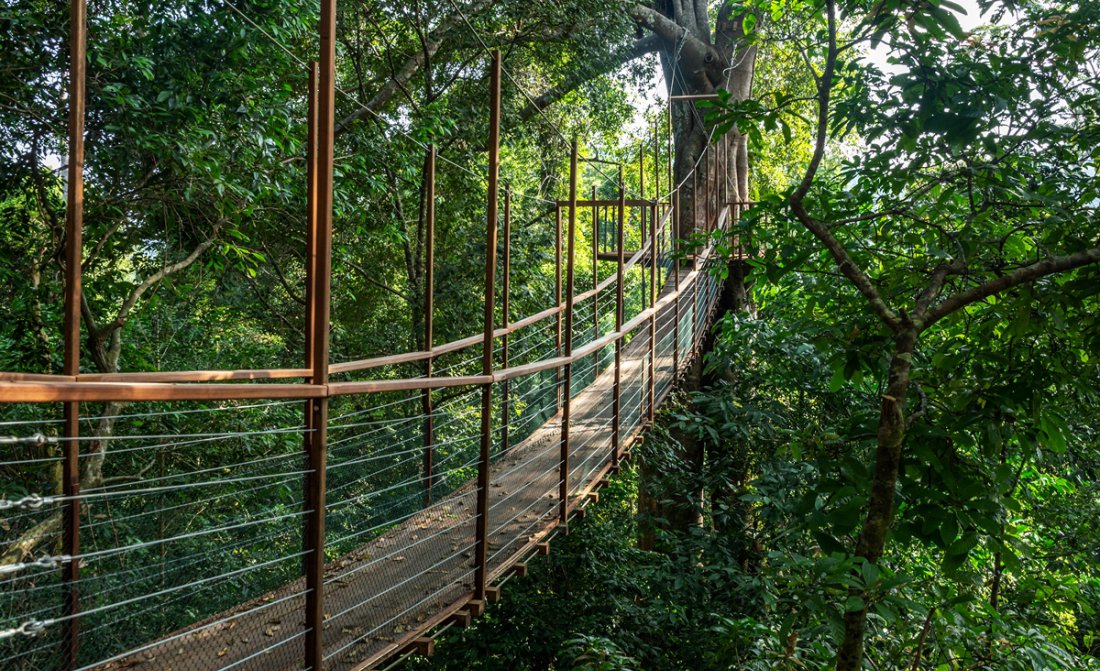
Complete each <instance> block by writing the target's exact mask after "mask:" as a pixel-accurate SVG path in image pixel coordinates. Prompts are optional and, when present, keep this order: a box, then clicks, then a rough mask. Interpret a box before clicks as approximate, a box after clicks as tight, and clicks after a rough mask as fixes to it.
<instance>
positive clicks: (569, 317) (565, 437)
mask: <svg viewBox="0 0 1100 671" xmlns="http://www.w3.org/2000/svg"><path fill="white" fill-rule="evenodd" d="M577 151H578V150H577V141H576V140H573V148H572V152H571V154H570V159H569V232H568V236H567V241H566V250H567V251H566V260H565V277H566V279H565V352H564V356H565V357H566V362H565V366H564V368H565V381H564V385H565V398H564V400H563V401H562V407H561V478H560V481H559V483H558V499H559V501H560V506H561V507H560V510H559V511H558V516H559V520H560V521H561V523H562V525H563V526H564V527H565V532H566V533H569V415H570V411H571V409H572V399H571V398H570V397H571V396H572V394H571V393H570V391H571V389H570V387H571V386H572V384H573V362H572V361H570V360H569V359H571V358H572V356H573V289H574V287H573V278H574V263H573V260H574V255H575V253H576V241H577Z"/></svg>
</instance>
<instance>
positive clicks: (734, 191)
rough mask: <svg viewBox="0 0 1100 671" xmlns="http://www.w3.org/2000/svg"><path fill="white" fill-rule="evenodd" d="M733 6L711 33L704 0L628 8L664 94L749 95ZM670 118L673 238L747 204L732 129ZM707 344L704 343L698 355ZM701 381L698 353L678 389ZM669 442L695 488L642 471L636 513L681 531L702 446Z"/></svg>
mask: <svg viewBox="0 0 1100 671" xmlns="http://www.w3.org/2000/svg"><path fill="white" fill-rule="evenodd" d="M734 9H735V7H734V5H733V4H732V3H726V4H724V5H723V6H722V8H721V9H720V11H719V14H718V20H717V22H716V24H715V28H714V31H713V34H712V31H711V26H710V19H709V15H708V12H707V3H706V2H705V0H688V1H686V2H676V1H670V2H667V3H664V4H663V6H661V7H660V10H659V15H657V16H654V15H653V14H658V12H657V11H654V10H642V9H638V8H636V9H635V10H634V11H633V16H634V18H635V20H636V21H637V22H638V23H639V25H642V26H644V27H646V28H649V29H650V30H651V31H653V32H654V33H655V34H656V35H658V36H660V37H662V38H663V45H662V48H661V49H660V50H659V51H658V53H659V56H660V61H661V67H662V69H663V71H664V76H665V82H666V83H667V85H668V90H669V95H670V96H692V95H709V94H713V93H715V92H716V91H717V90H718V89H720V88H722V89H726V90H728V91H730V92H731V93H732V95H733V96H734V97H735V98H736V99H738V100H744V99H746V98H748V96H749V95H750V94H751V92H752V77H753V70H754V66H755V63H756V47H755V46H751V45H747V44H745V43H744V39H743V38H744V31H743V27H742V19H743V15H741V14H736V15H735V14H734V13H733V12H734ZM650 12H652V14H651V13H650ZM671 114H672V133H673V139H674V142H675V148H676V154H675V157H674V159H673V179H674V184H675V185H679V197H680V212H679V221H680V228H679V230H678V231H677V234H678V235H679V237H681V238H684V237H687V236H690V235H691V234H692V233H694V232H695V231H697V230H702V229H704V228H705V227H706V224H707V222H705V221H704V217H705V213H707V212H708V211H709V212H710V213H711V216H712V217H716V216H717V213H718V212H719V211H720V208H721V206H722V205H723V203H724V202H742V201H745V200H747V199H748V183H749V182H748V147H747V145H746V143H745V139H744V136H742V135H741V134H739V133H737V132H736V130H734V131H732V132H731V133H730V136H729V137H726V138H717V137H714V138H712V137H711V132H712V127H711V126H710V125H709V124H708V123H707V120H706V117H705V115H704V114H703V111H702V110H700V109H699V108H698V107H697V105H696V103H695V102H694V101H691V100H679V101H675V102H673V103H672V109H671ZM717 142H721V143H724V146H722V147H721V148H722V150H723V151H718V149H719V145H718V144H712V143H717ZM708 144H710V145H711V146H710V151H709V152H708V151H707V149H708ZM693 173H694V174H693ZM720 196H721V199H720ZM722 199H724V200H722ZM731 264H733V266H731V272H730V273H729V278H731V279H729V280H728V281H727V285H726V287H725V290H724V292H723V293H724V297H723V305H722V306H721V309H736V310H741V309H744V308H745V307H747V306H748V305H749V304H750V302H749V300H748V292H747V284H746V276H745V273H744V268H743V267H742V266H741V265H740V264H739V263H738V262H737V261H736V260H733V259H731ZM734 266H736V267H734ZM708 347H709V338H708V340H707V346H704V348H703V349H704V351H705V350H706V349H708ZM706 382H707V381H706V380H705V379H704V371H703V366H702V357H701V356H699V357H696V359H695V360H694V361H692V362H691V364H690V365H689V369H688V372H687V374H686V376H685V380H684V386H685V387H686V388H688V389H698V388H700V387H702V386H703V385H704V384H706ZM673 438H674V439H675V440H676V442H677V443H678V444H679V445H680V449H681V452H682V453H681V457H682V458H683V460H684V463H686V464H689V466H690V468H692V469H693V470H694V474H695V475H697V476H698V478H697V481H698V483H699V485H698V488H697V489H696V490H694V491H691V492H666V491H662V487H661V485H662V482H661V480H660V476H659V474H656V473H651V472H648V471H646V470H644V469H643V471H642V473H641V480H642V481H641V484H640V487H639V494H638V508H639V511H640V512H642V513H644V514H645V515H646V516H647V517H651V518H656V519H661V520H664V521H665V522H666V523H667V525H668V528H669V530H671V531H679V532H686V531H687V530H688V529H690V528H691V527H693V526H698V525H699V524H701V523H702V516H701V511H702V510H703V504H704V501H705V493H704V491H703V488H702V482H703V477H702V476H703V473H704V471H705V455H706V445H705V444H704V443H703V442H702V441H700V440H699V439H698V438H697V437H696V436H692V435H687V434H685V433H683V432H674V433H673ZM666 502H672V503H666ZM653 540H654V537H653V534H652V530H648V531H646V530H643V533H642V535H641V538H640V540H639V542H640V544H641V545H642V547H644V548H646V549H652V548H653V545H654V542H653Z"/></svg>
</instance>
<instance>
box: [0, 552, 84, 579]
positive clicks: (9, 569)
mask: <svg viewBox="0 0 1100 671" xmlns="http://www.w3.org/2000/svg"><path fill="white" fill-rule="evenodd" d="M72 560H73V558H72V555H58V556H56V557H51V556H50V555H42V556H41V557H39V558H38V559H35V560H34V561H29V562H15V563H14V564H4V565H3V566H0V575H9V574H12V573H19V572H20V571H23V570H25V569H28V568H40V569H54V568H57V567H58V566H59V565H61V564H66V563H68V562H71V561H72Z"/></svg>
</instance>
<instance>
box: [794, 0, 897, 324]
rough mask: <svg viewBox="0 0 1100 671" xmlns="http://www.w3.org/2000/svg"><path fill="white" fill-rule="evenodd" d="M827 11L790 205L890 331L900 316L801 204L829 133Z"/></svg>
mask: <svg viewBox="0 0 1100 671" xmlns="http://www.w3.org/2000/svg"><path fill="white" fill-rule="evenodd" d="M827 4H828V14H829V53H828V56H827V58H826V60H825V70H824V72H823V73H822V75H821V79H820V80H819V82H818V86H817V107H818V109H817V139H816V141H815V142H814V153H813V156H812V157H811V158H810V164H809V165H808V166H807V167H806V174H805V175H804V176H803V177H802V182H801V183H800V184H799V185H798V188H797V189H795V191H794V193H792V194H791V198H790V205H791V211H792V212H793V213H794V216H795V217H796V218H797V219H798V220H799V221H800V222H801V223H802V225H803V226H805V227H806V228H807V229H808V230H809V231H810V232H811V233H813V235H814V237H816V238H817V239H818V240H819V241H820V242H821V244H822V245H824V247H825V249H827V250H828V251H829V254H831V255H832V257H833V260H834V261H835V262H836V265H837V267H838V268H839V269H840V272H841V273H843V274H844V277H846V278H847V279H848V281H849V282H851V283H852V285H853V286H855V288H856V289H857V290H858V291H859V293H860V294H862V295H863V297H864V298H866V299H867V302H868V303H870V305H871V309H872V310H873V311H874V312H875V314H876V315H878V317H879V319H881V320H882V321H883V322H884V323H885V324H886V325H887V326H889V327H890V328H891V329H892V330H895V331H896V330H897V329H898V328H899V327H900V326H901V319H900V318H899V317H898V315H897V314H895V313H894V311H893V310H891V309H890V307H889V306H888V305H886V301H884V300H883V299H882V296H881V295H880V294H879V292H878V289H877V288H875V285H874V284H873V283H872V282H871V278H870V277H869V276H868V275H867V273H865V272H864V271H863V269H862V268H860V267H859V266H858V265H856V262H855V261H854V260H853V259H852V256H851V255H850V254H849V253H848V250H847V249H845V248H844V245H842V244H841V243H840V241H839V240H837V238H836V236H834V235H833V234H832V232H831V231H830V230H829V228H828V227H827V226H826V225H825V224H824V223H823V222H821V221H818V220H817V219H815V218H813V217H812V216H810V213H809V212H807V211H806V205H805V203H804V201H805V198H806V194H807V193H809V191H810V187H811V186H812V185H813V182H814V177H816V176H817V171H818V168H820V166H821V160H822V158H823V157H824V156H825V141H826V139H827V137H828V134H829V96H830V94H831V93H832V88H833V75H834V73H835V71H836V59H837V46H836V6H835V3H834V2H832V1H830V2H828V3H827Z"/></svg>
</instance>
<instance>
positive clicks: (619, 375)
mask: <svg viewBox="0 0 1100 671" xmlns="http://www.w3.org/2000/svg"><path fill="white" fill-rule="evenodd" d="M625 212H626V185H625V184H624V183H623V169H622V166H620V167H619V212H618V216H617V217H616V227H615V230H616V231H617V234H618V237H619V244H618V249H617V250H616V256H618V258H617V259H616V261H617V262H618V267H617V268H616V270H615V332H616V333H618V332H619V331H621V330H622V329H623V298H624V296H623V264H624V263H625V261H626V255H625V252H624V247H625V245H623V229H624V228H625V224H626V215H625ZM622 366H623V336H622V335H620V336H619V337H618V338H616V339H615V397H614V399H613V400H612V406H611V414H612V423H611V464H612V465H613V466H617V465H618V464H619V454H620V452H621V451H622V444H623V437H622V405H623V400H622V398H623V391H622V381H623V372H622Z"/></svg>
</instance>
